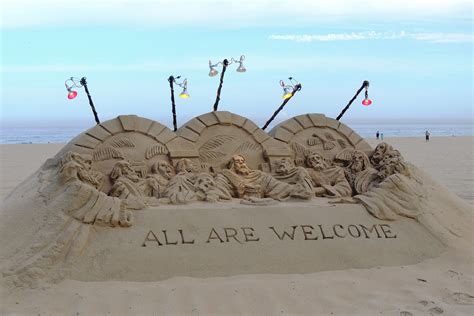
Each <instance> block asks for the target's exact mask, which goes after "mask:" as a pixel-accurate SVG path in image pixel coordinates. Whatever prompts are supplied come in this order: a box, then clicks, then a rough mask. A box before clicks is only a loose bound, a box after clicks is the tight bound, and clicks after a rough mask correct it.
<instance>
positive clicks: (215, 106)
mask: <svg viewBox="0 0 474 316" xmlns="http://www.w3.org/2000/svg"><path fill="white" fill-rule="evenodd" d="M228 65H229V61H228V60H227V59H224V61H223V62H222V73H221V80H220V83H219V88H217V96H216V102H214V111H217V107H218V106H219V101H220V100H221V89H222V84H223V83H224V74H225V70H226V69H227V66H228Z"/></svg>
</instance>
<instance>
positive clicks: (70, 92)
mask: <svg viewBox="0 0 474 316" xmlns="http://www.w3.org/2000/svg"><path fill="white" fill-rule="evenodd" d="M68 91H69V93H68V94H67V98H68V99H69V100H72V99H74V98H76V97H77V91H74V90H68Z"/></svg>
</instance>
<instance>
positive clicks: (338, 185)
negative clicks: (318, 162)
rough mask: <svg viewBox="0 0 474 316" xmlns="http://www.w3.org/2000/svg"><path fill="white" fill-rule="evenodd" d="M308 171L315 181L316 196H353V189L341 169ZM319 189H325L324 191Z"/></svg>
mask: <svg viewBox="0 0 474 316" xmlns="http://www.w3.org/2000/svg"><path fill="white" fill-rule="evenodd" d="M307 170H308V173H309V175H310V177H311V179H312V180H313V184H314V186H315V193H316V196H329V197H343V196H351V192H352V190H351V187H350V185H349V183H348V182H347V180H346V177H345V175H344V171H343V170H342V169H341V168H339V167H330V168H327V169H323V170H314V169H307ZM318 188H323V189H324V190H322V189H318Z"/></svg>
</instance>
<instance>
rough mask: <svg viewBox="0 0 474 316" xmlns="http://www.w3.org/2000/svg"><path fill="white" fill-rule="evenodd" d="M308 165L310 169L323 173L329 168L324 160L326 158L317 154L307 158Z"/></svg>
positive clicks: (314, 153)
mask: <svg viewBox="0 0 474 316" xmlns="http://www.w3.org/2000/svg"><path fill="white" fill-rule="evenodd" d="M306 164H307V165H308V167H310V168H313V169H314V170H316V171H321V170H324V169H327V168H328V167H329V164H328V163H327V161H326V159H324V157H323V156H321V155H320V154H318V153H317V152H313V153H311V154H309V156H308V157H307V158H306Z"/></svg>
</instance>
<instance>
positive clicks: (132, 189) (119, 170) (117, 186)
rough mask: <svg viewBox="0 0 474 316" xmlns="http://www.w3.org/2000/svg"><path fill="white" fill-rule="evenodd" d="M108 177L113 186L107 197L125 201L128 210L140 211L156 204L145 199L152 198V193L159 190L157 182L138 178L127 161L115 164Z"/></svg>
mask: <svg viewBox="0 0 474 316" xmlns="http://www.w3.org/2000/svg"><path fill="white" fill-rule="evenodd" d="M109 177H110V180H111V181H112V184H113V185H112V188H111V189H110V191H109V195H110V196H114V197H118V198H119V199H121V200H124V201H126V203H125V204H126V206H127V207H128V208H132V209H142V208H144V207H145V206H146V205H157V204H158V201H157V200H153V199H152V198H147V197H152V196H153V192H156V191H158V190H159V185H158V182H157V180H155V179H154V178H147V179H143V178H141V177H139V176H138V174H137V173H136V172H135V171H134V170H133V169H132V167H131V165H130V163H129V162H128V161H126V160H121V161H118V162H116V163H115V166H114V168H113V169H112V171H111V173H110V175H109Z"/></svg>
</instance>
